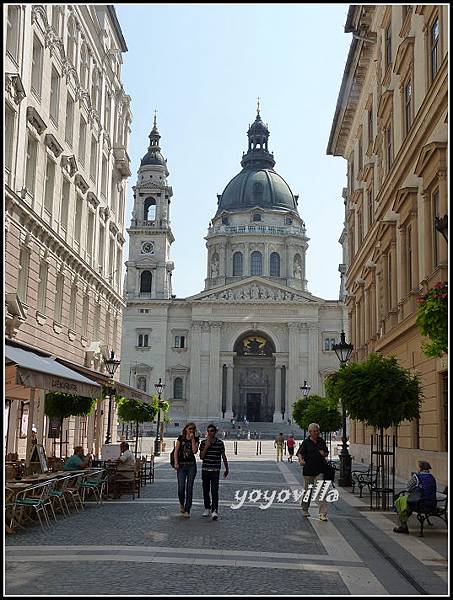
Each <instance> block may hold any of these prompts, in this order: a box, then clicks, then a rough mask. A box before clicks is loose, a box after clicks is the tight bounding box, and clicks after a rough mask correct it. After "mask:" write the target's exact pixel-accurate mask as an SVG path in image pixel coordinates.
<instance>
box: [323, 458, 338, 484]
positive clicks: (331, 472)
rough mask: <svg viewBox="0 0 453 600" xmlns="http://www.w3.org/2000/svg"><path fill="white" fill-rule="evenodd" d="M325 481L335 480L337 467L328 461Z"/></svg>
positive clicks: (325, 465) (325, 464)
mask: <svg viewBox="0 0 453 600" xmlns="http://www.w3.org/2000/svg"><path fill="white" fill-rule="evenodd" d="M323 474H324V481H335V469H334V467H332V465H330V464H329V463H328V462H326V463H324V470H323Z"/></svg>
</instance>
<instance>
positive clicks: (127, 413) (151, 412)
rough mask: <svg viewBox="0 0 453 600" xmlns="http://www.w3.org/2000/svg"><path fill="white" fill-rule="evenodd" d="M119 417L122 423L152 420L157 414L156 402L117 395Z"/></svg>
mask: <svg viewBox="0 0 453 600" xmlns="http://www.w3.org/2000/svg"><path fill="white" fill-rule="evenodd" d="M116 403H117V404H118V418H119V420H120V421H121V422H122V423H130V422H134V423H146V422H149V421H152V420H153V419H154V417H155V415H156V414H157V410H156V408H155V406H154V404H150V403H148V402H143V401H142V400H134V399H132V398H124V396H117V397H116Z"/></svg>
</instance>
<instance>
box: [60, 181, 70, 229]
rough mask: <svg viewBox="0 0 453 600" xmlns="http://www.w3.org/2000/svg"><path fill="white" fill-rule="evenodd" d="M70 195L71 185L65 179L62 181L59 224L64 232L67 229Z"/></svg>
mask: <svg viewBox="0 0 453 600" xmlns="http://www.w3.org/2000/svg"><path fill="white" fill-rule="evenodd" d="M70 193H71V184H70V182H69V181H68V180H67V179H63V186H62V190H61V208H60V224H61V226H62V227H63V228H64V229H65V230H66V229H67V227H68V214H69V201H70Z"/></svg>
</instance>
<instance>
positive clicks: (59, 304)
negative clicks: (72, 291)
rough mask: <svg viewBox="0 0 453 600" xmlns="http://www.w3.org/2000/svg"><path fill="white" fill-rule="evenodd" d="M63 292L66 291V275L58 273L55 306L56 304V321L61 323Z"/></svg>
mask: <svg viewBox="0 0 453 600" xmlns="http://www.w3.org/2000/svg"><path fill="white" fill-rule="evenodd" d="M63 292H64V275H63V274H61V273H60V274H58V275H57V282H56V285H55V306H54V321H56V322H57V323H61V319H62V316H63Z"/></svg>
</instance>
